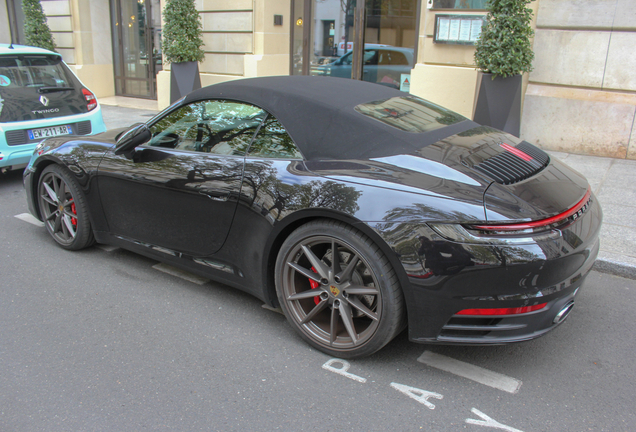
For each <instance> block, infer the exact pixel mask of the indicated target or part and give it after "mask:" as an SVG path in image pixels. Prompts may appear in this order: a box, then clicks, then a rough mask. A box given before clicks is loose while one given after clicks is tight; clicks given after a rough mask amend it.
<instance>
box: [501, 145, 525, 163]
mask: <svg viewBox="0 0 636 432" xmlns="http://www.w3.org/2000/svg"><path fill="white" fill-rule="evenodd" d="M499 145H500V146H501V147H503V148H504V150H508V151H509V152H510V153H512V154H513V155H515V156H518V157H520V158H521V159H523V160H524V161H526V162H530V161H531V160H532V156H530V155H529V154H526V153H524V152H522V151H521V150H519V149H518V148H515V147H513V146H511V145H508V144H506V143H501V144H499Z"/></svg>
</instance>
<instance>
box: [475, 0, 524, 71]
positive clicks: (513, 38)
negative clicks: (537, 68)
mask: <svg viewBox="0 0 636 432" xmlns="http://www.w3.org/2000/svg"><path fill="white" fill-rule="evenodd" d="M531 1H532V0H490V1H489V3H488V11H489V12H488V16H487V17H486V24H485V25H484V27H483V29H482V32H481V37H480V38H479V40H478V41H477V49H476V50H475V63H476V64H477V67H479V69H481V70H482V71H484V72H486V73H491V74H494V75H495V76H502V77H508V76H512V75H518V74H521V73H523V72H530V71H531V70H532V59H533V58H534V53H533V52H532V46H531V45H530V38H531V37H532V35H533V34H534V32H533V31H532V27H531V26H530V21H531V20H532V9H530V8H527V7H526V4H528V3H530V2H531Z"/></svg>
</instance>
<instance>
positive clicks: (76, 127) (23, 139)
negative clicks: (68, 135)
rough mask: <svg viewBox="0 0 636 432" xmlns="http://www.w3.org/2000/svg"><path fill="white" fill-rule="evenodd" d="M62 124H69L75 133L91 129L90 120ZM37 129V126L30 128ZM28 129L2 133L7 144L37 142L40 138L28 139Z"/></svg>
mask: <svg viewBox="0 0 636 432" xmlns="http://www.w3.org/2000/svg"><path fill="white" fill-rule="evenodd" d="M62 124H70V125H71V127H72V128H73V132H74V134H75V135H89V134H90V133H91V132H92V131H93V127H92V126H91V122H90V120H86V121H82V122H77V123H62ZM32 129H37V128H32ZM27 130H28V129H19V130H11V131H7V132H5V133H4V137H5V138H6V140H7V145H10V146H14V145H21V144H27V143H31V142H37V141H40V140H29V135H28V134H27Z"/></svg>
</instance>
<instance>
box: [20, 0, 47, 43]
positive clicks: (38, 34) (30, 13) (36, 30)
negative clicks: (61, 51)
mask: <svg viewBox="0 0 636 432" xmlns="http://www.w3.org/2000/svg"><path fill="white" fill-rule="evenodd" d="M22 10H23V11H24V36H25V38H26V44H27V45H31V46H35V47H40V48H44V49H47V50H51V51H55V42H53V35H51V29H50V28H49V25H48V24H47V22H46V15H44V11H43V10H42V5H41V4H40V0H22Z"/></svg>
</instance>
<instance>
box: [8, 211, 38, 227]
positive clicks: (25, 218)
mask: <svg viewBox="0 0 636 432" xmlns="http://www.w3.org/2000/svg"><path fill="white" fill-rule="evenodd" d="M15 217H16V218H18V219H20V220H23V221H25V222H28V223H30V224H31V225H35V226H36V227H40V228H42V227H43V226H44V222H40V221H39V220H37V218H36V217H35V216H33V215H32V214H31V213H20V214H18V215H15Z"/></svg>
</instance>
